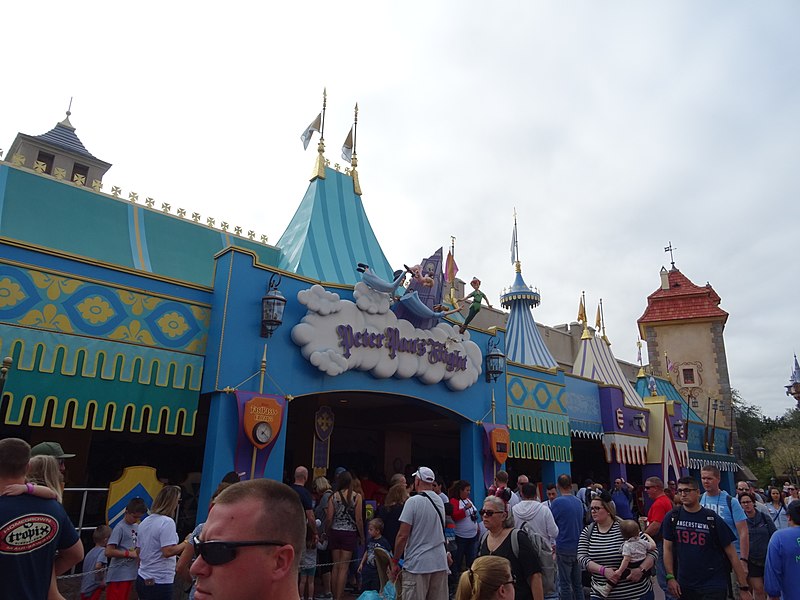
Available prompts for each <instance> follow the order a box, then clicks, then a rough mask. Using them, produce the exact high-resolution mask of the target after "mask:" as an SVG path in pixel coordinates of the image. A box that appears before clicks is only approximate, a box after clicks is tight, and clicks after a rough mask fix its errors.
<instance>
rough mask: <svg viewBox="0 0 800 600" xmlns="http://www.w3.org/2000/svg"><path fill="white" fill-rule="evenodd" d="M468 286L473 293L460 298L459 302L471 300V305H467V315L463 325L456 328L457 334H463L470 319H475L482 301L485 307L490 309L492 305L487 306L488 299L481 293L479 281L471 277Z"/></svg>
mask: <svg viewBox="0 0 800 600" xmlns="http://www.w3.org/2000/svg"><path fill="white" fill-rule="evenodd" d="M469 284H470V285H471V286H472V289H473V290H474V291H473V292H472V293H471V294H467V295H466V296H464V297H463V298H461V300H459V302H464V301H465V300H466V299H467V298H472V303H471V304H470V305H469V313H467V318H466V319H464V324H463V325H461V327H459V328H458V331H459V333H464V332H465V331H466V330H467V325H469V324H470V322H471V321H472V319H474V318H475V315H477V314H478V313H479V312H480V310H481V301H482V300H486V306H488V307H489V308H492V305H491V304H489V298H488V297H487V296H486V294H484V293H483V292H482V291H481V280H480V279H478V278H477V277H473V278H472V281H470V282H469Z"/></svg>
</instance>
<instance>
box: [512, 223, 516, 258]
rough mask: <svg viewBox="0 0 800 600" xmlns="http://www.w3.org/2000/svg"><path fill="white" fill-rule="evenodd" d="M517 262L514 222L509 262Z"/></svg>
mask: <svg viewBox="0 0 800 600" xmlns="http://www.w3.org/2000/svg"><path fill="white" fill-rule="evenodd" d="M516 262H517V224H516V223H514V232H513V233H512V234H511V264H512V265H513V264H514V263H516Z"/></svg>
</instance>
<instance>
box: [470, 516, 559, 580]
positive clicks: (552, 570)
mask: <svg viewBox="0 0 800 600" xmlns="http://www.w3.org/2000/svg"><path fill="white" fill-rule="evenodd" d="M520 533H522V534H523V535H525V536H527V538H528V540H530V543H531V546H533V551H534V552H535V553H536V556H537V557H538V558H539V566H540V567H541V569H542V589H543V591H544V594H545V595H548V594H554V593H555V592H556V591H557V588H556V561H555V559H554V558H553V549H552V547H551V546H550V542H548V541H547V540H546V539H545V538H544V536H542V535H540V534H538V533H536V532H535V531H533V530H532V529H530V528H529V527H527V523H523V524H522V528H521V529H517V528H516V527H515V528H514V529H513V530H512V531H511V533H510V534H509V535H510V536H511V551H512V552H513V553H514V556H515V557H516V558H517V559H519V534H520ZM487 537H489V532H488V531H485V532H484V533H483V535H482V536H481V540H480V542H479V543H478V548H480V547H481V546H483V542H484V541H485V540H486V538H487Z"/></svg>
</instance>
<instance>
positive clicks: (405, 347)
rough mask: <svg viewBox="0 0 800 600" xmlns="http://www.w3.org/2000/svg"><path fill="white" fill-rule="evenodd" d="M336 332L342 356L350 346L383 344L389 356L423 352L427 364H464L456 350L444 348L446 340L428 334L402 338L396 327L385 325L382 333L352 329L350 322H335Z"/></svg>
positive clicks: (451, 366) (347, 355) (452, 366)
mask: <svg viewBox="0 0 800 600" xmlns="http://www.w3.org/2000/svg"><path fill="white" fill-rule="evenodd" d="M336 333H337V334H338V335H339V345H340V346H342V348H344V357H345V358H350V356H351V354H352V352H351V349H352V348H386V349H387V350H389V358H395V357H396V356H397V353H398V352H409V353H411V354H416V355H417V356H425V355H427V356H428V362H429V363H431V364H436V363H438V362H443V363H444V364H445V365H446V367H445V368H446V369H447V370H448V371H452V370H453V369H458V370H460V371H464V370H466V368H467V357H466V356H461V353H460V352H459V351H458V350H456V351H455V352H448V350H447V344H443V343H442V342H437V341H436V340H434V339H432V338H427V339H423V338H419V337H418V338H413V339H408V338H404V337H403V336H401V335H400V330H399V329H397V327H387V328H386V329H385V330H384V332H383V333H370V332H369V331H367V330H366V329H364V331H353V327H352V325H339V326H338V327H337V328H336Z"/></svg>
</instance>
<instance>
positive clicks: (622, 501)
mask: <svg viewBox="0 0 800 600" xmlns="http://www.w3.org/2000/svg"><path fill="white" fill-rule="evenodd" d="M632 498H633V486H632V485H631V484H630V483H628V482H627V481H625V480H624V479H623V478H622V477H617V478H616V479H615V480H614V491H613V492H611V499H612V500H613V501H614V505H615V506H616V507H617V516H618V517H619V518H620V519H634V516H633V511H632V510H631V499H632Z"/></svg>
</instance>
